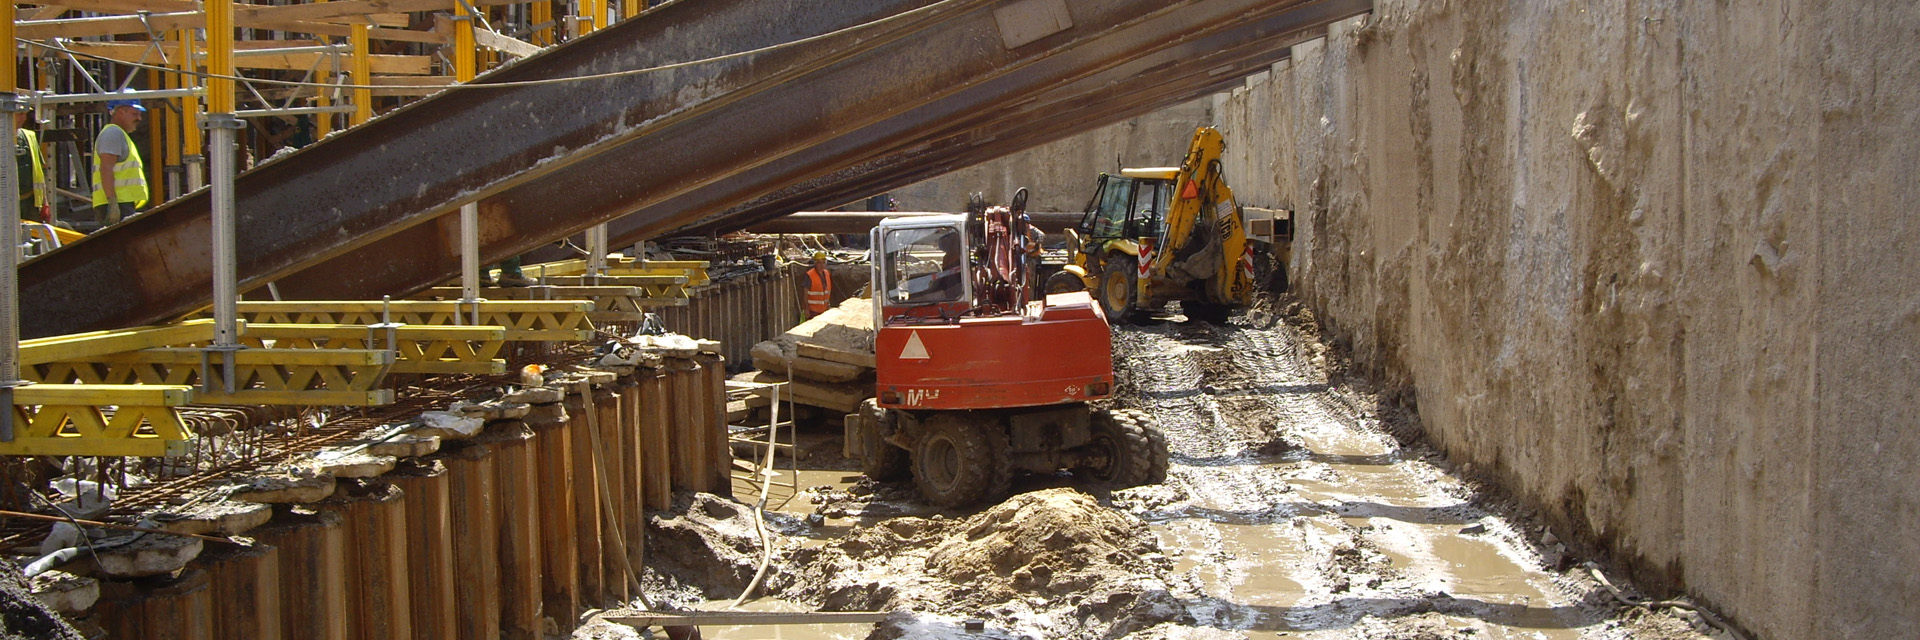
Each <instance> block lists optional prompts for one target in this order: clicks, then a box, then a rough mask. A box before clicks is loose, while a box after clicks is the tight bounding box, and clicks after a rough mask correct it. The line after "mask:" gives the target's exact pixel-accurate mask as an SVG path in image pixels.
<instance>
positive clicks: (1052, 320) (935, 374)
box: [874, 291, 1113, 409]
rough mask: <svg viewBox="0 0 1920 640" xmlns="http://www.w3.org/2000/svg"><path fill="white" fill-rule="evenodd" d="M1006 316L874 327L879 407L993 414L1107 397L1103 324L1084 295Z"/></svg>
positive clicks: (1109, 375)
mask: <svg viewBox="0 0 1920 640" xmlns="http://www.w3.org/2000/svg"><path fill="white" fill-rule="evenodd" d="M1030 310H1031V311H1035V312H1036V313H1013V312H1011V311H1010V312H1007V313H1004V314H1002V315H997V316H988V317H962V318H958V319H956V320H954V321H952V322H942V323H923V322H917V321H909V320H908V319H907V318H905V317H902V318H899V319H896V320H895V321H894V322H890V323H888V324H883V325H881V326H880V330H879V335H878V336H877V337H876V338H875V343H874V349H875V351H874V353H875V356H876V357H877V358H878V366H877V367H876V371H875V375H876V377H877V387H878V388H877V389H876V391H878V392H879V393H878V397H879V404H880V406H882V407H889V408H899V409H1000V408H1009V407H1032V406H1040V405H1050V404H1062V403H1069V402H1085V401H1087V400H1095V399H1099V398H1104V397H1107V396H1108V395H1109V394H1111V393H1112V392H1113V355H1112V343H1111V341H1110V339H1109V337H1108V330H1107V318H1106V315H1105V314H1103V313H1102V312H1101V311H1100V307H1099V306H1098V305H1096V304H1094V302H1093V297H1092V296H1090V295H1088V294H1087V293H1086V292H1084V291H1076V292H1073V293H1058V294H1053V295H1050V296H1047V297H1046V300H1045V304H1044V306H1042V305H1040V304H1034V305H1030Z"/></svg>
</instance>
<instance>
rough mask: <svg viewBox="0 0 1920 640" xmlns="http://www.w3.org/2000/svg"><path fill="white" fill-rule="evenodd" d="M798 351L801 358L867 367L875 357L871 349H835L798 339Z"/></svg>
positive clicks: (872, 362) (869, 367)
mask: <svg viewBox="0 0 1920 640" xmlns="http://www.w3.org/2000/svg"><path fill="white" fill-rule="evenodd" d="M798 352H799V354H800V357H802V358H814V359H818V360H826V361H828V362H838V363H841V364H850V365H853V366H856V367H866V368H868V369H872V368H874V361H875V358H874V357H873V352H872V351H847V350H845V349H836V348H833V347H829V346H826V345H822V344H815V343H812V342H807V341H805V340H802V341H800V346H799V349H798Z"/></svg>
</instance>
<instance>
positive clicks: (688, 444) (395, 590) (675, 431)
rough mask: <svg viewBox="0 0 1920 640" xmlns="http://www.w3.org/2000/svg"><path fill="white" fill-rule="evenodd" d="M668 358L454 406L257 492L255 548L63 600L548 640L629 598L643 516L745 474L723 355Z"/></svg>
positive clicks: (101, 615)
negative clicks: (732, 446)
mask: <svg viewBox="0 0 1920 640" xmlns="http://www.w3.org/2000/svg"><path fill="white" fill-rule="evenodd" d="M682 355H684V354H682ZM655 362H657V363H658V366H646V365H644V364H643V365H641V366H635V367H631V368H628V369H626V370H623V371H620V372H617V373H616V372H612V371H588V372H585V373H580V374H565V375H558V376H550V377H549V379H548V380H546V385H547V386H542V387H531V388H525V389H521V390H519V391H516V392H513V393H511V394H509V395H507V396H504V397H502V398H500V399H499V401H496V402H485V403H481V404H478V405H477V406H468V407H459V406H456V407H454V408H453V410H452V411H450V412H446V413H448V414H449V415H450V416H451V418H450V419H448V420H438V419H436V420H428V421H425V422H424V423H423V424H424V426H421V427H418V428H415V429H414V430H413V431H411V432H409V433H410V435H411V436H416V437H413V438H409V439H405V440H404V442H406V443H407V447H408V448H409V449H410V450H407V451H403V452H394V451H391V450H385V449H383V451H386V452H388V453H399V454H400V455H398V456H397V457H398V460H397V461H396V460H394V459H392V458H388V459H387V461H386V463H385V464H383V465H376V466H374V467H371V468H368V467H352V468H349V467H344V466H336V467H331V468H325V467H323V469H322V470H323V471H330V472H331V473H332V477H329V478H328V479H327V480H328V482H330V483H331V484H330V485H327V486H331V487H332V491H331V492H330V494H329V493H327V492H325V491H324V490H323V491H319V492H308V493H301V494H298V495H296V494H293V493H287V492H282V493H281V494H280V495H278V496H267V495H266V494H261V493H257V492H256V493H242V494H240V497H247V496H253V497H254V499H257V500H272V501H275V502H277V503H276V504H275V505H274V511H273V515H272V517H271V519H270V520H268V521H267V522H266V524H265V525H264V526H259V527H257V528H251V529H248V530H246V531H221V532H219V533H227V534H238V535H246V536H251V537H253V538H255V539H256V540H257V542H256V543H255V544H254V545H253V546H251V547H241V546H237V545H232V544H226V543H219V542H207V543H206V544H205V552H204V553H201V554H199V557H198V558H195V559H193V560H191V561H190V563H189V564H187V566H186V567H185V569H184V571H182V572H180V573H179V574H178V575H177V576H176V577H165V576H161V577H153V578H141V579H107V578H101V579H100V580H99V590H100V597H99V599H98V600H97V602H96V603H94V604H93V605H92V607H91V609H90V610H88V609H86V608H84V607H68V608H67V610H65V611H63V613H64V614H66V615H67V616H68V617H69V618H71V619H74V620H77V621H78V624H80V625H81V626H83V627H92V626H98V627H100V628H102V629H104V630H105V631H106V632H107V636H106V637H108V638H116V639H117V638H162V637H164V638H182V639H199V638H207V639H212V638H222V639H225V638H234V639H242V638H244V639H250V640H263V639H273V638H287V639H292V638H316V639H335V638H339V639H344V638H420V639H423V640H424V639H429V638H432V639H441V638H472V639H511V640H537V639H538V638H541V637H543V635H542V634H543V629H553V628H557V629H560V630H562V631H563V632H564V631H566V630H569V629H572V628H573V627H574V626H575V625H576V623H577V621H578V619H579V616H580V614H581V613H582V612H583V611H585V610H587V609H588V608H593V607H602V608H604V607H610V606H622V605H628V604H631V603H633V602H634V601H635V600H636V599H637V598H638V597H639V595H640V594H639V593H638V591H637V588H638V587H637V584H638V583H637V581H636V580H635V579H634V576H636V575H637V572H640V571H642V569H643V567H644V566H645V565H646V556H645V552H644V540H645V518H646V512H647V511H648V510H656V509H664V508H667V507H669V506H670V503H671V501H672V497H673V493H672V492H674V491H683V490H687V491H705V492H714V493H721V494H726V493H727V492H728V491H729V488H730V482H731V480H730V477H729V475H728V474H729V466H728V458H729V452H728V450H727V448H726V433H725V431H724V427H723V425H722V424H721V422H720V419H721V417H722V416H720V415H719V414H718V412H717V411H716V409H715V407H716V406H720V405H721V404H722V403H724V394H725V390H724V384H723V381H724V378H725V373H724V369H725V362H726V361H725V359H724V358H722V357H721V356H719V355H715V354H711V353H700V354H697V355H692V356H691V357H672V356H667V357H664V358H661V359H659V360H657V361H655ZM555 377H557V378H558V379H557V380H556V379H552V378H555ZM429 413H439V412H429ZM422 434H430V435H432V436H433V438H420V437H417V436H420V435H422ZM395 442H401V440H396V441H395ZM423 442H428V443H430V444H421V443H423ZM433 444H437V446H432V445H433ZM379 446H380V445H375V446H374V447H368V449H369V450H370V451H371V450H373V449H375V448H376V447H379ZM317 496H324V497H317ZM236 528H237V527H236ZM158 537H164V536H158ZM84 580H85V579H81V581H84Z"/></svg>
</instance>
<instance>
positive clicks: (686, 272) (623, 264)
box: [522, 254, 710, 287]
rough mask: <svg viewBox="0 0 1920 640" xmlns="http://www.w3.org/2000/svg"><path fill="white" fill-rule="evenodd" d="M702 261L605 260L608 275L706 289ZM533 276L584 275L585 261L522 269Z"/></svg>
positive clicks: (706, 263)
mask: <svg viewBox="0 0 1920 640" xmlns="http://www.w3.org/2000/svg"><path fill="white" fill-rule="evenodd" d="M709 264H710V263H708V262H707V261H705V260H636V259H633V258H628V257H626V256H622V255H619V254H614V255H611V256H608V257H607V273H606V274H604V275H610V276H685V277H686V278H687V281H686V283H685V284H686V286H689V287H699V286H705V285H706V284H707V283H708V282H709V280H708V278H707V266H708V265H709ZM522 271H524V272H525V273H527V274H528V275H533V276H540V275H545V276H577V275H584V274H586V272H587V261H586V260H584V259H574V260H560V261H557V262H543V263H540V264H536V265H530V266H527V267H525V268H523V269H522Z"/></svg>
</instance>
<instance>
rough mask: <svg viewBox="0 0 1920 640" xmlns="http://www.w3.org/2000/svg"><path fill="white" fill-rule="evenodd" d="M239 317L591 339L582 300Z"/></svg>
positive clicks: (381, 305) (324, 304) (299, 308)
mask: <svg viewBox="0 0 1920 640" xmlns="http://www.w3.org/2000/svg"><path fill="white" fill-rule="evenodd" d="M238 310H239V314H240V317H241V318H243V319H245V320H248V321H249V322H256V323H291V324H357V325H372V324H378V323H382V322H393V323H398V324H405V325H429V326H436V327H446V326H461V325H466V326H494V327H500V328H502V329H504V330H505V331H506V334H505V335H506V340H507V341H509V342H573V341H578V340H590V339H592V338H593V325H592V324H590V323H589V321H588V320H587V313H588V312H591V311H593V303H592V302H588V301H585V300H482V301H480V302H478V303H468V302H460V301H457V300H393V301H382V300H334V301H313V300H301V301H289V302H248V301H242V302H240V303H239V304H238Z"/></svg>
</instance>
